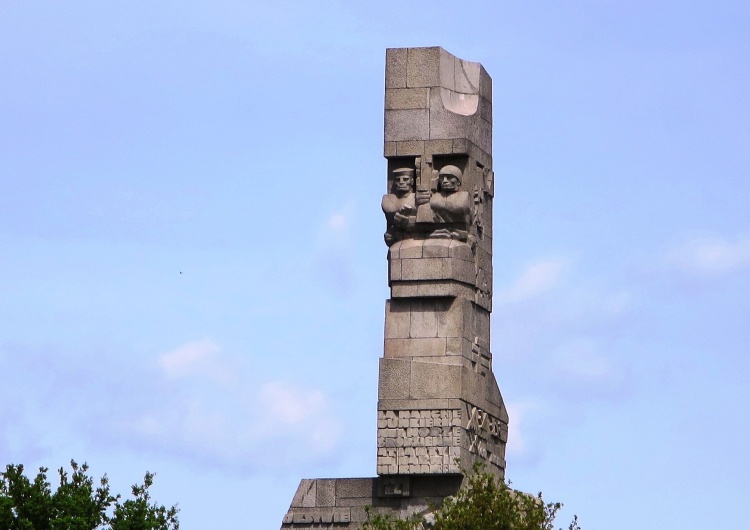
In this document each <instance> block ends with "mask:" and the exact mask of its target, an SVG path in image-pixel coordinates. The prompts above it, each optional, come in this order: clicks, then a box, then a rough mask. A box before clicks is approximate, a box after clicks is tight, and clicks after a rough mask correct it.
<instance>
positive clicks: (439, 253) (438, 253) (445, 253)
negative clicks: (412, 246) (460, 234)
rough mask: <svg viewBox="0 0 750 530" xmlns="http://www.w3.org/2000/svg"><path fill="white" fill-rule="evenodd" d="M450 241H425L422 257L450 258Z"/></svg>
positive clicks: (451, 241)
mask: <svg viewBox="0 0 750 530" xmlns="http://www.w3.org/2000/svg"><path fill="white" fill-rule="evenodd" d="M453 242H454V241H453V240H452V239H425V241H424V245H423V246H422V255H423V256H424V257H425V258H447V257H449V256H450V246H451V244H452V243H453Z"/></svg>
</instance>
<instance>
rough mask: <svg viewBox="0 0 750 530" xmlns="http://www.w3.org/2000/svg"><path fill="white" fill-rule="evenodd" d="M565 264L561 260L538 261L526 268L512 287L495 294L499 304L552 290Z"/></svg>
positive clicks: (517, 300)
mask: <svg viewBox="0 0 750 530" xmlns="http://www.w3.org/2000/svg"><path fill="white" fill-rule="evenodd" d="M565 267H566V262H565V261H563V260H561V259H549V260H543V261H538V262H536V263H532V264H531V265H529V266H527V267H526V268H525V269H524V271H523V272H522V273H521V275H520V276H519V277H518V279H517V280H516V281H515V283H514V284H513V285H511V286H510V287H509V288H508V289H506V290H504V291H500V292H499V293H497V298H498V299H499V301H500V302H519V301H522V300H526V299H529V298H533V297H536V296H538V295H540V294H543V293H545V292H547V291H550V290H551V289H553V288H554V287H555V286H556V285H557V284H558V283H559V281H560V277H561V275H562V272H563V271H564V269H565Z"/></svg>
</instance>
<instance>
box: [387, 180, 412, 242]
mask: <svg viewBox="0 0 750 530" xmlns="http://www.w3.org/2000/svg"><path fill="white" fill-rule="evenodd" d="M414 172H415V171H414V168H410V167H402V168H398V169H394V170H393V187H392V189H391V191H392V193H389V194H388V195H383V201H382V202H381V207H382V208H383V213H384V214H385V220H386V232H385V234H384V236H383V237H384V239H385V243H386V245H388V246H391V245H392V244H393V243H395V242H396V241H399V240H401V239H405V238H406V237H408V232H410V231H412V230H413V229H414V224H415V223H416V219H417V207H416V204H415V201H414Z"/></svg>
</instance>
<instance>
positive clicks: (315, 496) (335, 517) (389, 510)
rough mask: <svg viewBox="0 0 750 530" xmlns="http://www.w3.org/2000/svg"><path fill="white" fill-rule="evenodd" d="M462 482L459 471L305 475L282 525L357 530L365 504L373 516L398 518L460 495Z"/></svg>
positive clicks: (300, 528) (314, 529)
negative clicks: (325, 475)
mask: <svg viewBox="0 0 750 530" xmlns="http://www.w3.org/2000/svg"><path fill="white" fill-rule="evenodd" d="M462 481H463V476H462V475H459V474H445V475H385V476H380V477H372V478H319V479H303V480H302V481H301V482H300V485H299V487H298V488H297V493H295V495H294V499H293V500H292V504H291V506H290V507H289V511H288V512H287V513H286V515H285V516H284V519H283V522H282V524H281V529H282V530H285V529H294V530H308V529H309V530H329V529H330V530H334V529H342V528H351V529H354V528H358V527H359V526H360V525H361V524H362V523H364V522H365V521H366V520H367V514H366V511H365V508H366V507H367V506H372V513H373V514H376V513H379V514H383V515H385V514H391V515H393V516H396V517H405V516H409V515H411V514H414V513H428V512H430V511H432V509H433V508H434V507H436V506H440V504H441V503H442V502H443V499H445V498H446V497H448V496H451V495H455V494H456V493H458V490H459V488H460V487H461V482H462Z"/></svg>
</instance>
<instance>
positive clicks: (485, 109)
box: [479, 98, 492, 123]
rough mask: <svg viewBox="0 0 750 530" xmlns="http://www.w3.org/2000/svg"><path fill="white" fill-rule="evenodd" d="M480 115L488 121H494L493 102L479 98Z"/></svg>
mask: <svg viewBox="0 0 750 530" xmlns="http://www.w3.org/2000/svg"><path fill="white" fill-rule="evenodd" d="M479 116H480V117H481V118H482V119H483V120H485V121H487V122H490V123H492V102H491V101H489V100H487V99H485V98H480V100H479Z"/></svg>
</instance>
